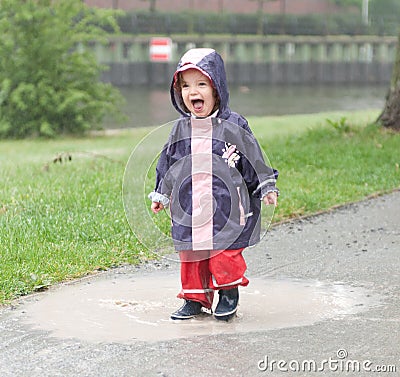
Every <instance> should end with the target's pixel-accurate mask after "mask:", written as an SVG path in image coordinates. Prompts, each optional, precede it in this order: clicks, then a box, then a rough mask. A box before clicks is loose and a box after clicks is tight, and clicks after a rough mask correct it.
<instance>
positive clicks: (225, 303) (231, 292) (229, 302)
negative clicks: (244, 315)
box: [214, 288, 239, 321]
mask: <svg viewBox="0 0 400 377" xmlns="http://www.w3.org/2000/svg"><path fill="white" fill-rule="evenodd" d="M218 294H219V301H218V305H217V307H216V308H215V312H214V317H215V318H216V319H218V320H220V321H229V320H230V319H231V318H233V317H234V316H235V314H236V311H237V307H238V303H239V289H238V288H232V289H221V290H220V291H219V292H218Z"/></svg>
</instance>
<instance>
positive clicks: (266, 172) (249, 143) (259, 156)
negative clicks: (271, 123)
mask: <svg viewBox="0 0 400 377" xmlns="http://www.w3.org/2000/svg"><path fill="white" fill-rule="evenodd" d="M244 128H245V129H246V131H248V132H246V134H245V143H244V145H245V151H244V153H243V155H244V156H243V158H242V159H241V160H242V162H241V165H242V166H241V170H242V171H241V173H242V176H243V179H244V181H245V182H246V185H247V188H248V190H249V193H250V194H251V195H253V196H255V197H259V198H260V199H263V197H264V196H266V195H267V194H268V193H270V192H276V193H277V194H278V195H279V189H278V188H277V187H276V181H277V179H278V175H279V173H278V171H277V170H275V169H273V168H271V167H270V166H268V165H267V164H266V162H265V160H264V156H263V152H262V150H261V148H260V145H259V143H258V141H257V139H256V138H255V137H254V135H253V133H252V132H251V130H250V128H249V126H248V125H247V122H246V124H245V125H244Z"/></svg>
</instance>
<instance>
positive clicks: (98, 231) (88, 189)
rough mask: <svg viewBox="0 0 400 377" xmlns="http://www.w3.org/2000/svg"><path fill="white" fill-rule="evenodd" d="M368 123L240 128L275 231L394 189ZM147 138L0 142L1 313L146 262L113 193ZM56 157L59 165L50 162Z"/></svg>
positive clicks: (389, 140)
mask: <svg viewBox="0 0 400 377" xmlns="http://www.w3.org/2000/svg"><path fill="white" fill-rule="evenodd" d="M376 115H377V112H362V113H353V114H343V113H340V114H339V113H335V114H318V115H301V116H285V117H273V118H268V117H263V118H249V120H250V124H251V126H252V128H253V130H254V132H255V134H256V135H257V137H258V139H259V141H260V143H261V145H262V146H263V148H264V149H265V151H266V152H267V154H268V156H269V159H270V161H271V164H272V165H273V166H274V167H276V168H277V169H278V170H279V171H280V178H279V188H280V190H281V197H280V203H279V207H278V209H277V210H276V212H275V217H274V221H281V220H284V219H288V218H292V217H294V216H299V215H307V214H312V213H315V212H318V211H321V210H326V209H329V208H331V207H332V206H335V205H339V204H343V203H348V202H353V201H357V200H360V199H363V198H365V197H366V196H368V195H371V194H374V193H382V192H386V191H389V190H392V189H394V188H399V187H400V172H399V164H400V155H399V152H398V151H399V149H400V135H399V134H393V133H390V132H388V131H385V130H381V129H378V128H377V127H375V126H366V124H367V123H369V122H371V121H372V120H373V119H375V117H376ZM343 116H345V117H346V118H345V119H344V118H343V119H342V117H343ZM326 119H331V124H329V123H328V122H327V121H326ZM341 119H342V120H341ZM147 132H148V130H146V129H136V130H127V131H123V132H122V133H119V134H115V135H111V136H93V137H88V138H64V139H60V140H53V141H47V140H24V141H1V142H0V167H1V175H2V185H1V187H0V258H1V264H0V303H5V302H7V301H9V300H12V299H13V298H16V297H18V296H20V295H24V294H28V293H30V292H32V291H35V290H38V289H42V288H43V287H46V286H48V285H50V284H54V283H56V282H59V281H65V280H68V279H73V278H76V277H79V276H83V275H85V274H89V273H92V272H93V271H96V270H103V269H107V268H110V267H112V266H118V265H121V264H124V263H139V262H141V261H144V260H146V259H148V258H151V257H152V256H153V254H152V250H148V249H147V248H146V247H144V246H143V245H142V244H141V243H140V242H138V240H137V239H136V238H135V236H134V235H133V233H132V231H131V230H130V228H129V225H128V223H127V220H126V218H125V214H124V206H123V203H122V193H121V192H122V178H123V175H124V169H125V165H126V162H127V161H128V158H129V155H130V153H131V152H132V149H133V147H134V146H135V145H136V144H137V143H138V142H139V141H140V140H141V139H142V138H143V136H145V135H146V133H147ZM67 152H68V153H69V155H70V156H71V157H72V160H71V161H69V160H68V153H67ZM58 155H61V157H62V160H63V161H62V163H60V162H59V161H58V162H56V163H54V162H53V160H54V159H55V157H56V156H58ZM138 164H140V162H139V161H138ZM134 195H136V194H135V193H134ZM137 195H138V198H139V199H138V200H142V197H143V193H142V192H138V193H137ZM157 221H160V220H157ZM162 221H165V224H164V225H162V226H164V229H167V228H168V226H166V224H167V221H168V218H167V217H166V218H165V220H162Z"/></svg>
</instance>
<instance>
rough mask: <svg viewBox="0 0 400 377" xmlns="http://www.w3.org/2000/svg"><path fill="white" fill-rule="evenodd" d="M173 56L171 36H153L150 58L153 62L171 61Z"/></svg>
mask: <svg viewBox="0 0 400 377" xmlns="http://www.w3.org/2000/svg"><path fill="white" fill-rule="evenodd" d="M171 58H172V40H171V38H161V37H160V38H157V37H155V38H151V40H150V60H151V61H152V62H169V61H170V60H171Z"/></svg>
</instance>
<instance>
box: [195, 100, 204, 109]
mask: <svg viewBox="0 0 400 377" xmlns="http://www.w3.org/2000/svg"><path fill="white" fill-rule="evenodd" d="M192 106H193V109H194V110H195V111H201V110H202V109H203V107H204V101H203V100H202V99H195V100H193V101H192Z"/></svg>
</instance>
